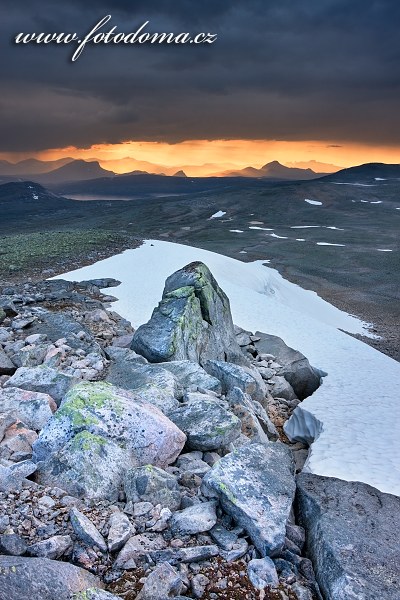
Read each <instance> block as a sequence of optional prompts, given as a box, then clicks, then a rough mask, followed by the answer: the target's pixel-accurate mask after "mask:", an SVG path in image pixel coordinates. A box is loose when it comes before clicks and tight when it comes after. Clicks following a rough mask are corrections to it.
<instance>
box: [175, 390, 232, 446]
mask: <svg viewBox="0 0 400 600" xmlns="http://www.w3.org/2000/svg"><path fill="white" fill-rule="evenodd" d="M185 399H186V402H185V403H184V404H182V405H181V406H179V408H176V409H175V410H173V411H171V412H170V413H169V418H170V419H171V421H173V422H174V423H175V425H177V426H178V427H179V429H181V430H182V431H183V432H184V433H185V434H186V435H187V446H188V448H190V449H192V450H203V451H204V450H218V449H219V448H224V447H225V446H228V445H229V444H230V443H231V442H233V441H234V440H235V439H236V438H237V437H239V435H240V431H241V422H240V420H239V419H238V417H236V416H235V415H234V414H233V413H232V412H231V411H230V410H228V409H227V408H225V407H224V406H223V405H222V403H220V402H219V401H218V398H213V397H211V396H208V395H207V394H198V393H189V394H187V395H186V397H185Z"/></svg>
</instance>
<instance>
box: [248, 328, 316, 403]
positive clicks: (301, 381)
mask: <svg viewBox="0 0 400 600" xmlns="http://www.w3.org/2000/svg"><path fill="white" fill-rule="evenodd" d="M256 336H257V337H259V338H260V339H259V340H258V341H257V342H255V346H256V348H257V350H258V352H259V353H260V354H265V353H267V354H272V355H273V356H275V358H276V360H277V362H278V363H279V364H280V365H282V368H281V369H280V370H279V375H282V376H283V377H284V378H285V379H286V381H288V382H289V383H290V385H291V386H292V388H293V390H294V393H295V394H296V396H297V397H298V398H299V399H300V400H304V398H307V396H311V394H313V393H314V392H315V390H317V389H318V388H319V386H320V384H321V375H322V374H321V372H320V371H319V370H318V369H315V368H314V367H312V366H311V365H310V363H309V362H308V360H307V358H306V357H305V356H304V354H302V353H301V352H299V351H298V350H294V349H293V348H290V347H289V346H287V345H286V344H285V342H284V341H283V340H282V339H281V338H280V337H277V336H276V335H269V334H266V333H261V332H259V331H257V332H256ZM283 397H284V396H283Z"/></svg>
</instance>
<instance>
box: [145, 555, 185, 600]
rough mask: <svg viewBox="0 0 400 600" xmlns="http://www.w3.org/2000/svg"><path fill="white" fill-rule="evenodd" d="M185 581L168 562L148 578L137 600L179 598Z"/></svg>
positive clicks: (159, 566) (157, 568)
mask: <svg viewBox="0 0 400 600" xmlns="http://www.w3.org/2000/svg"><path fill="white" fill-rule="evenodd" d="M182 588H183V581H182V579H181V577H180V575H179V573H178V571H177V570H176V569H175V568H174V567H173V566H172V565H170V564H168V563H167V562H164V563H161V564H159V565H157V566H156V568H155V569H154V571H152V572H151V573H150V575H148V577H146V580H145V582H144V585H143V587H142V589H141V591H140V592H139V594H138V595H137V596H136V600H167V599H168V598H173V597H174V596H179V594H180V593H181V591H182Z"/></svg>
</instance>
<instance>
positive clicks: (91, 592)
mask: <svg viewBox="0 0 400 600" xmlns="http://www.w3.org/2000/svg"><path fill="white" fill-rule="evenodd" d="M119 598H120V596H114V594H110V592H106V591H105V590H100V589H99V588H94V587H92V588H88V589H87V590H83V591H82V592H78V593H77V594H74V595H73V596H72V598H71V600H119Z"/></svg>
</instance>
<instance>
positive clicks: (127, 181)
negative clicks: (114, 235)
mask: <svg viewBox="0 0 400 600" xmlns="http://www.w3.org/2000/svg"><path fill="white" fill-rule="evenodd" d="M121 160H123V161H125V163H126V165H127V166H128V164H130V163H128V162H127V161H128V160H129V159H128V158H125V159H121ZM132 161H134V159H132ZM137 162H139V161H137ZM110 163H113V164H114V163H115V161H110ZM125 163H124V164H125ZM145 164H146V165H149V168H151V167H152V166H153V167H154V168H156V167H157V169H159V168H161V167H160V165H158V166H157V165H151V163H145ZM321 164H322V163H321ZM209 166H210V167H211V165H209ZM139 176H140V177H144V176H145V177H146V179H145V180H144V179H142V181H141V187H143V185H144V186H145V187H146V188H148V189H149V188H150V187H151V185H152V184H154V185H155V188H156V189H157V190H159V189H160V188H162V189H163V190H164V189H166V188H167V187H170V188H173V189H174V191H177V190H179V189H181V187H182V184H178V183H177V184H176V185H172V184H171V185H169V184H166V182H164V183H162V182H161V181H160V178H173V179H175V178H176V179H178V178H179V179H189V180H191V181H192V180H194V179H204V180H207V181H208V182H209V183H210V181H211V180H212V179H216V178H230V179H232V178H248V179H261V180H271V181H287V182H289V181H309V180H313V179H318V178H322V177H324V178H325V180H326V181H332V182H333V183H357V179H360V178H361V179H362V180H366V179H368V181H371V182H374V181H375V180H379V179H393V178H395V179H396V178H399V177H400V165H397V164H393V165H389V164H384V163H367V164H364V165H360V166H356V167H350V168H348V169H342V170H340V171H337V172H336V173H329V174H326V173H317V172H316V171H314V170H312V169H310V168H304V169H303V168H299V167H287V166H285V165H282V164H281V163H280V162H278V161H276V160H275V161H272V162H269V163H267V164H265V165H264V166H262V167H261V168H259V169H258V168H255V167H250V166H249V167H246V168H244V169H239V170H226V171H223V172H215V173H214V174H213V175H211V176H209V177H201V178H200V177H196V178H194V177H189V178H188V176H187V174H186V172H185V170H184V169H183V168H182V169H178V170H176V168H175V169H174V168H172V169H171V168H169V167H166V168H165V172H158V173H154V172H153V173H151V172H150V173H149V171H147V170H144V169H135V170H132V171H130V172H128V173H120V174H117V173H115V172H114V171H112V170H108V169H104V168H103V167H102V166H101V164H100V162H99V161H98V160H90V161H86V160H82V159H73V158H70V157H69V158H62V159H59V160H54V161H41V160H38V159H34V158H32V159H27V160H23V161H20V162H18V163H15V164H13V163H10V162H8V161H5V160H2V161H0V183H7V182H12V181H27V180H29V181H35V182H36V183H39V184H41V185H44V186H48V187H50V188H51V189H54V190H56V191H57V192H58V191H61V192H62V193H65V192H69V193H72V190H76V192H75V193H87V192H86V190H88V189H89V188H90V189H91V190H93V192H92V193H99V185H102V186H103V187H104V186H105V185H106V184H105V182H107V188H109V189H111V188H118V189H119V188H121V189H124V190H125V192H126V191H127V188H128V187H129V186H130V185H133V184H134V185H135V187H136V184H137V182H136V180H135V178H137V177H139ZM100 179H101V180H102V181H101V182H100V181H98V180H100ZM117 181H118V182H119V183H118V185H117V184H116V183H117ZM84 182H88V183H87V185H83V184H84ZM75 184H76V185H75ZM185 185H186V184H184V185H183V187H185ZM215 185H217V184H215ZM211 187H214V184H212V186H211ZM218 187H219V184H218ZM83 188H85V191H82V192H81V191H80V190H81V189H83ZM130 191H131V190H130ZM119 193H120V192H119Z"/></svg>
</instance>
